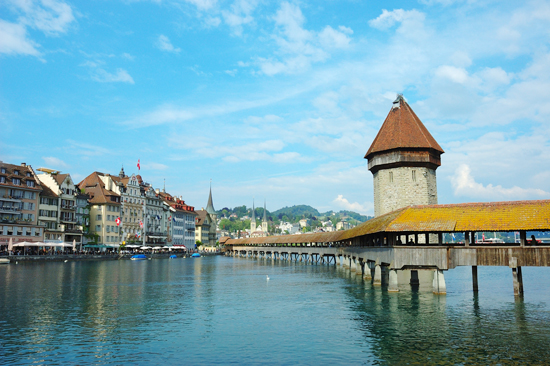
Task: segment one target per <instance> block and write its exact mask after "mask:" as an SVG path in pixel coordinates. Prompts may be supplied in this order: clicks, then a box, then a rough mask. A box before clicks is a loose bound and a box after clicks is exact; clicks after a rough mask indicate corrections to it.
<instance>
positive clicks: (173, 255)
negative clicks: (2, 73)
mask: <svg viewBox="0 0 550 366" xmlns="http://www.w3.org/2000/svg"><path fill="white" fill-rule="evenodd" d="M177 257H178V256H177V255H175V254H172V255H171V256H170V257H169V258H170V259H175V258H177Z"/></svg>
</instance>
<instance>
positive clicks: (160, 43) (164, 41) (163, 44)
mask: <svg viewBox="0 0 550 366" xmlns="http://www.w3.org/2000/svg"><path fill="white" fill-rule="evenodd" d="M155 44H156V46H157V47H158V48H159V49H160V50H161V51H167V52H173V53H179V52H180V51H181V48H179V47H177V48H176V47H174V46H173V45H172V43H171V42H170V39H169V38H168V37H166V36H165V35H164V34H161V35H160V36H159V38H158V39H157V41H156V43H155Z"/></svg>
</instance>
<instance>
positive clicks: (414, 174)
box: [412, 170, 416, 182]
mask: <svg viewBox="0 0 550 366" xmlns="http://www.w3.org/2000/svg"><path fill="white" fill-rule="evenodd" d="M412 180H413V182H416V170H413V171H412Z"/></svg>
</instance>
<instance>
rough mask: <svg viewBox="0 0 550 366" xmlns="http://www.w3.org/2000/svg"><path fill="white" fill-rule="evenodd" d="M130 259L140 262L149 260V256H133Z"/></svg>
mask: <svg viewBox="0 0 550 366" xmlns="http://www.w3.org/2000/svg"><path fill="white" fill-rule="evenodd" d="M130 259H131V260H133V261H139V260H143V259H147V256H146V255H145V254H136V255H133V256H131V257H130Z"/></svg>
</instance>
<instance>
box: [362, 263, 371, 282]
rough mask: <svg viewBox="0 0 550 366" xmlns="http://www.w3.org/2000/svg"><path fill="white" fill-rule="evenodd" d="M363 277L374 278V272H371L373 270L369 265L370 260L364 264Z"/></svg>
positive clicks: (366, 278)
mask: <svg viewBox="0 0 550 366" xmlns="http://www.w3.org/2000/svg"><path fill="white" fill-rule="evenodd" d="M363 278H364V279H365V280H372V274H371V271H370V267H369V262H368V261H366V262H365V264H364V266H363Z"/></svg>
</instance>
